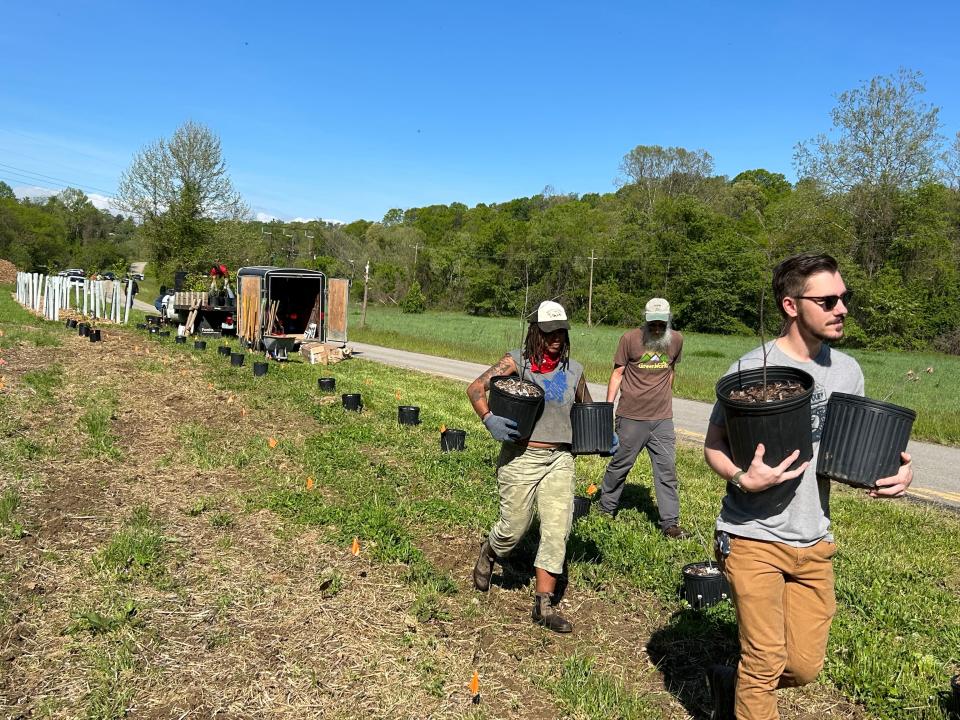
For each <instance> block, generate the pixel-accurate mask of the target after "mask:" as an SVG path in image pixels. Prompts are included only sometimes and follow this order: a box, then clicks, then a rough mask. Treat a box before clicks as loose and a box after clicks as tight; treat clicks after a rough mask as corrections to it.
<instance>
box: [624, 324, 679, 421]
mask: <svg viewBox="0 0 960 720" xmlns="http://www.w3.org/2000/svg"><path fill="white" fill-rule="evenodd" d="M682 352H683V335H681V334H680V333H678V332H677V331H676V330H673V331H671V338H670V343H669V345H668V347H667V349H666V350H665V351H658V350H653V349H650V348H648V347H646V346H645V345H644V343H643V328H634V329H633V330H628V331H627V332H625V333H624V334H623V337H622V338H620V344H619V345H618V346H617V352H616V354H615V355H614V356H613V365H614V367H622V368H623V381H622V382H621V383H620V401H619V403H618V404H617V415H618V416H619V417H625V418H628V419H630V420H666V419H667V418H672V417H673V390H672V388H671V384H670V382H671V380H672V378H673V372H674V368H675V366H676V364H677V363H678V362H680V354H681V353H682Z"/></svg>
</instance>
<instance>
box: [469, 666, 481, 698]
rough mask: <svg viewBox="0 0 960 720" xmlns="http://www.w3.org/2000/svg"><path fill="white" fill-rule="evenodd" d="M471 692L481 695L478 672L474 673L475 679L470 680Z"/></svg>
mask: <svg viewBox="0 0 960 720" xmlns="http://www.w3.org/2000/svg"><path fill="white" fill-rule="evenodd" d="M470 692H471V693H473V694H474V695H478V694H479V693H480V675H479V673H477V671H476V670H474V671H473V677H472V678H470Z"/></svg>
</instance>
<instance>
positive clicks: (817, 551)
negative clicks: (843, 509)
mask: <svg viewBox="0 0 960 720" xmlns="http://www.w3.org/2000/svg"><path fill="white" fill-rule="evenodd" d="M835 552H836V545H834V544H833V543H831V542H827V541H825V540H821V541H820V542H818V543H817V544H816V545H813V546H811V547H807V548H798V547H792V546H790V545H783V544H781V543H774V542H763V541H759V540H750V539H748V538H743V537H731V538H730V554H729V555H728V556H727V557H726V558H725V559H724V561H723V565H724V572H725V573H726V575H727V579H728V580H729V582H730V588H731V590H732V592H733V601H734V603H735V605H736V609H737V624H738V626H739V634H740V667H739V669H738V671H737V693H736V695H737V702H736V713H737V718H738V720H775V719H776V718H779V717H780V714H779V713H778V712H777V693H776V689H777V688H781V687H796V686H799V685H806V684H807V683H809V682H812V681H813V680H814V679H815V678H816V677H817V674H818V673H819V672H820V670H821V668H822V667H823V659H824V655H825V654H826V649H827V635H828V634H829V632H830V623H831V621H832V620H833V615H834V613H835V612H836V607H837V604H836V599H835V597H834V591H833V563H832V561H831V560H832V558H833V555H834V553H835Z"/></svg>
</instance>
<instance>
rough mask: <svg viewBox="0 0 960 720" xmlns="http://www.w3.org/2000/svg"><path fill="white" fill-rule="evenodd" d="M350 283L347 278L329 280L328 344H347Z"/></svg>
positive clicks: (326, 338) (326, 337)
mask: <svg viewBox="0 0 960 720" xmlns="http://www.w3.org/2000/svg"><path fill="white" fill-rule="evenodd" d="M349 298H350V281H349V280H347V279H345V278H329V279H328V280H327V317H326V323H325V325H326V336H325V338H324V339H325V340H326V342H332V343H343V344H344V345H346V343H347V301H348V300H349Z"/></svg>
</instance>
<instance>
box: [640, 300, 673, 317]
mask: <svg viewBox="0 0 960 720" xmlns="http://www.w3.org/2000/svg"><path fill="white" fill-rule="evenodd" d="M644 318H645V319H646V321H647V322H658V321H659V322H670V303H668V302H667V301H666V300H664V299H663V298H651V300H650V302H648V303H647V307H646V308H645V315H644Z"/></svg>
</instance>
